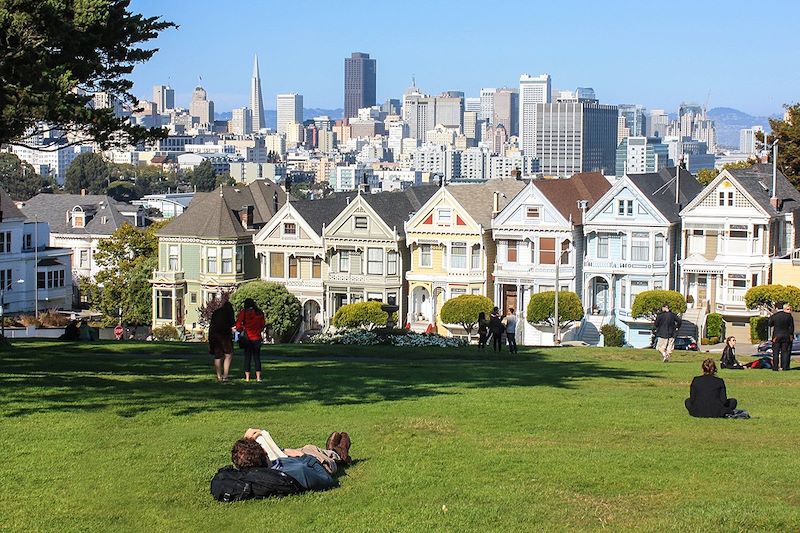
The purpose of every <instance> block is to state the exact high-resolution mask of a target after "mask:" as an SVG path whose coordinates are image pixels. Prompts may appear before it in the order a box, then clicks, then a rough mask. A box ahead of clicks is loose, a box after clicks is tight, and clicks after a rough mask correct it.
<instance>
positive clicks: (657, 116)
mask: <svg viewBox="0 0 800 533" xmlns="http://www.w3.org/2000/svg"><path fill="white" fill-rule="evenodd" d="M668 127H669V115H668V114H667V112H666V111H664V110H663V109H653V110H652V111H650V118H649V120H648V121H647V136H648V137H666V136H667V128H668Z"/></svg>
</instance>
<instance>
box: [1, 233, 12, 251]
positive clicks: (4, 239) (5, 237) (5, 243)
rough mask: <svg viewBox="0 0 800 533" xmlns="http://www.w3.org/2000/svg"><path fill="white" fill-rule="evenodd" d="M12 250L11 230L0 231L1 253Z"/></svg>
mask: <svg viewBox="0 0 800 533" xmlns="http://www.w3.org/2000/svg"><path fill="white" fill-rule="evenodd" d="M10 251H11V232H10V231H4V232H2V233H0V254H7V253H9V252H10Z"/></svg>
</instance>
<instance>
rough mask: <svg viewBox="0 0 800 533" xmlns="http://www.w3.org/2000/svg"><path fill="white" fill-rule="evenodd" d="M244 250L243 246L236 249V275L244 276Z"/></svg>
mask: <svg viewBox="0 0 800 533" xmlns="http://www.w3.org/2000/svg"><path fill="white" fill-rule="evenodd" d="M243 260H244V248H243V247H242V246H240V247H238V248H236V273H237V274H242V273H243V272H244V261H243Z"/></svg>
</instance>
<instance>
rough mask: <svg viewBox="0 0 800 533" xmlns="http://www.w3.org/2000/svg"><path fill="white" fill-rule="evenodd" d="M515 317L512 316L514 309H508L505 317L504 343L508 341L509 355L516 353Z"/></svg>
mask: <svg viewBox="0 0 800 533" xmlns="http://www.w3.org/2000/svg"><path fill="white" fill-rule="evenodd" d="M516 335H517V315H515V314H514V308H513V307H509V308H508V314H507V315H506V341H508V351H509V352H510V353H517V337H516Z"/></svg>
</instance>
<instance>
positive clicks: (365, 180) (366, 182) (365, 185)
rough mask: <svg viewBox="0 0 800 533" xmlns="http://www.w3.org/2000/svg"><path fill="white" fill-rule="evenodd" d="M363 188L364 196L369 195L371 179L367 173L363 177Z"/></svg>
mask: <svg viewBox="0 0 800 533" xmlns="http://www.w3.org/2000/svg"><path fill="white" fill-rule="evenodd" d="M361 186H362V188H363V191H364V194H369V178H368V177H367V173H366V172H364V174H363V175H362V176H361Z"/></svg>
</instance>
